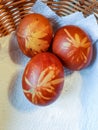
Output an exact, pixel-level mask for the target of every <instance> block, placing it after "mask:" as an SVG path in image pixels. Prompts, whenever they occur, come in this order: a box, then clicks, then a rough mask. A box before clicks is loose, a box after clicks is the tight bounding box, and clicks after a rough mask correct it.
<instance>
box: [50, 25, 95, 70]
mask: <svg viewBox="0 0 98 130" xmlns="http://www.w3.org/2000/svg"><path fill="white" fill-rule="evenodd" d="M52 50H53V53H55V54H56V55H57V56H58V57H59V58H60V59H61V60H62V61H63V63H64V65H65V66H66V67H67V68H69V69H71V70H80V69H83V68H85V67H87V66H88V65H89V64H90V62H91V60H92V53H93V45H92V41H91V39H90V38H89V36H88V34H87V33H85V31H84V30H82V29H81V28H80V27H78V26H73V25H68V26H64V27H61V28H60V29H58V31H57V32H56V34H55V36H54V40H53V45H52Z"/></svg>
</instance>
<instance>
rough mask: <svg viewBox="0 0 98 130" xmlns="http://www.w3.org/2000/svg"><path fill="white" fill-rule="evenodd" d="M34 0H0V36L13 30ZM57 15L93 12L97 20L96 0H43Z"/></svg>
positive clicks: (97, 2) (97, 8) (97, 7)
mask: <svg viewBox="0 0 98 130" xmlns="http://www.w3.org/2000/svg"><path fill="white" fill-rule="evenodd" d="M35 2H36V0H0V37H2V36H6V35H8V34H10V33H11V32H12V31H15V30H16V28H17V25H18V24H19V22H20V20H21V19H22V18H23V17H24V16H25V15H27V14H28V13H29V10H30V8H31V7H32V6H33V4H34V3H35ZM43 2H45V3H46V4H47V5H48V6H49V7H50V8H51V9H52V10H53V11H55V12H56V13H57V14H58V15H59V16H63V15H69V14H71V13H74V12H76V11H81V12H83V14H84V16H87V15H89V14H92V13H93V14H94V15H95V16H96V18H97V20H98V1H96V0H58V1H57V0H47V1H46V0H43Z"/></svg>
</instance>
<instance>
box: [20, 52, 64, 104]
mask: <svg viewBox="0 0 98 130" xmlns="http://www.w3.org/2000/svg"><path fill="white" fill-rule="evenodd" d="M63 84H64V68H63V65H62V64H61V62H60V60H59V59H58V58H57V57H56V56H55V55H54V54H52V53H49V52H44V53H40V54H37V55H36V56H34V57H33V58H31V60H30V61H29V62H28V64H27V66H26V68H25V71H24V74H23V77H22V86H23V92H24V94H25V96H26V97H27V99H28V100H29V101H30V102H31V103H33V104H35V105H40V106H46V105H49V104H51V103H53V102H54V101H55V100H56V99H57V98H58V97H59V95H60V93H61V91H62V88H63Z"/></svg>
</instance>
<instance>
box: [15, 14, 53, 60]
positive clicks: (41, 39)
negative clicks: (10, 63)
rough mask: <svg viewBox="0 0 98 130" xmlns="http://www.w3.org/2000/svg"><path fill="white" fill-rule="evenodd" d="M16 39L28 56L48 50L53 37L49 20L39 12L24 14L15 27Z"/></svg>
mask: <svg viewBox="0 0 98 130" xmlns="http://www.w3.org/2000/svg"><path fill="white" fill-rule="evenodd" d="M16 34H17V40H18V43H19V47H20V49H21V51H22V52H23V53H24V54H25V55H26V56H28V57H33V56H34V55H36V54H38V53H40V52H45V51H47V50H48V48H49V47H50V44H51V40H52V37H53V30H52V26H51V23H50V21H49V20H48V19H47V18H46V17H44V16H43V15H41V14H36V13H33V14H28V15H26V16H25V17H24V18H23V19H22V20H21V21H20V24H19V25H18V27H17V31H16Z"/></svg>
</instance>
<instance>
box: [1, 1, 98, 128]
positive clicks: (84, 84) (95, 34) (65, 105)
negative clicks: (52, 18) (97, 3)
mask: <svg viewBox="0 0 98 130" xmlns="http://www.w3.org/2000/svg"><path fill="white" fill-rule="evenodd" d="M36 4H38V3H36ZM40 4H43V3H40ZM35 6H36V8H35ZM44 6H46V5H44ZM40 7H41V5H40ZM34 8H35V9H38V8H37V5H34ZM32 9H33V8H32ZM43 9H44V8H43ZM35 11H36V10H35ZM39 11H40V10H39ZM39 13H40V12H39ZM48 13H49V12H48ZM92 17H93V19H92ZM77 18H78V19H77ZM60 19H63V20H64V19H66V21H67V22H68V19H69V22H68V23H71V24H77V25H79V26H81V27H82V28H83V29H85V30H86V31H87V32H88V34H89V35H90V36H91V38H92V40H93V43H94V45H93V46H94V53H95V56H94V58H93V59H94V60H93V62H92V64H91V65H90V66H89V67H87V68H86V69H84V70H82V71H75V72H73V73H69V71H68V70H67V71H66V72H65V73H67V75H66V76H65V84H64V89H63V91H62V93H61V95H60V97H59V98H58V99H57V100H56V101H55V102H54V103H53V104H51V105H49V106H46V107H38V106H34V105H32V104H31V103H30V102H29V101H28V100H27V99H26V98H25V96H24V94H23V91H22V85H21V79H22V74H23V71H24V68H25V66H26V64H27V62H28V61H29V58H27V57H26V56H24V55H23V54H22V52H21V51H20V49H19V47H18V44H17V40H16V37H15V35H14V33H13V34H11V35H9V36H6V37H3V38H0V130H98V101H97V100H98V83H97V82H98V54H97V53H98V42H97V40H98V25H97V22H96V19H95V17H94V16H93V15H91V16H89V17H87V18H84V17H83V14H82V13H79V12H76V13H74V14H72V15H70V16H66V17H63V18H60V17H59V23H60ZM73 19H74V20H73ZM75 19H76V20H75ZM88 19H89V20H88ZM86 20H87V21H88V22H86ZM72 21H73V22H74V23H72ZM75 21H76V22H75ZM91 21H92V22H91ZM56 22H58V21H56ZM63 24H64V23H63V22H61V23H60V26H62V25H63ZM95 41H96V42H95Z"/></svg>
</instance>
